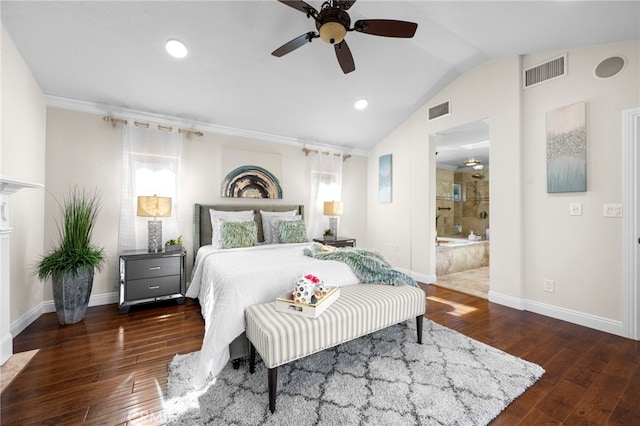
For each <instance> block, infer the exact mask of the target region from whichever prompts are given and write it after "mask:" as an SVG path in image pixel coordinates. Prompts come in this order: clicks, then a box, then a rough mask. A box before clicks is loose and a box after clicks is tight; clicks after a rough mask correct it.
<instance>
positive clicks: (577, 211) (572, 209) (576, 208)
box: [569, 203, 582, 216]
mask: <svg viewBox="0 0 640 426" xmlns="http://www.w3.org/2000/svg"><path fill="white" fill-rule="evenodd" d="M569 215H571V216H582V204H580V203H571V204H569Z"/></svg>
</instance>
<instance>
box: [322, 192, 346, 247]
mask: <svg viewBox="0 0 640 426" xmlns="http://www.w3.org/2000/svg"><path fill="white" fill-rule="evenodd" d="M324 215H325V216H330V217H329V229H331V232H333V235H334V237H336V238H338V216H341V215H342V202H341V201H325V202H324Z"/></svg>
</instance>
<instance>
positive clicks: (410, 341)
mask: <svg viewBox="0 0 640 426" xmlns="http://www.w3.org/2000/svg"><path fill="white" fill-rule="evenodd" d="M415 334H416V331H415V320H413V321H408V322H405V323H401V324H398V325H395V326H392V327H389V328H386V329H384V330H381V331H379V332H376V333H373V334H371V335H369V336H366V337H361V338H359V339H356V340H353V341H351V342H348V343H344V344H342V345H339V346H336V347H334V348H332V349H327V350H325V351H322V352H318V353H316V354H313V355H310V356H308V357H306V358H303V359H300V360H297V361H294V362H291V363H289V364H286V365H283V366H280V367H279V368H278V391H277V398H276V411H275V413H273V414H271V412H270V411H269V408H268V405H269V397H268V389H267V368H266V367H265V365H264V364H263V363H262V362H261V361H259V362H257V365H256V372H255V373H254V374H250V373H249V368H248V363H243V364H241V365H240V368H239V369H238V370H234V369H233V367H232V366H231V364H229V365H227V366H226V367H225V368H224V369H223V371H222V372H221V373H220V375H219V376H218V378H217V379H215V380H211V381H209V384H208V385H207V386H206V387H205V388H203V389H200V390H194V389H193V388H192V387H191V377H192V376H191V374H192V372H193V371H194V366H195V363H196V361H197V357H198V355H199V353H198V352H193V353H190V354H186V355H176V357H175V358H174V360H173V361H172V362H171V365H170V366H169V376H168V385H167V387H168V399H167V401H166V403H165V410H164V415H165V420H166V421H167V423H168V424H171V425H231V424H234V425H296V426H303V425H453V424H455V425H485V424H487V423H489V422H490V421H491V420H492V419H494V418H495V417H496V416H497V415H498V414H500V412H501V411H502V410H504V409H505V407H507V405H509V404H510V403H511V402H512V401H513V400H514V399H515V398H517V397H518V396H520V395H521V394H522V393H523V392H524V391H525V390H526V389H527V388H528V387H529V386H531V385H532V384H534V383H535V382H536V381H537V380H538V379H539V378H540V377H541V376H542V375H543V374H544V370H543V369H542V367H540V366H539V365H536V364H533V363H530V362H528V361H525V360H522V359H520V358H517V357H514V356H512V355H509V354H507V353H505V352H503V351H500V350H498V349H496V348H493V347H491V346H487V345H485V344H483V343H480V342H478V341H476V340H473V339H470V338H468V337H466V336H464V335H462V334H460V333H458V332H456V331H453V330H451V329H449V328H446V327H443V326H441V325H438V324H436V323H434V322H432V321H430V320H427V319H425V320H424V329H423V341H422V343H423V344H422V345H419V344H417V342H416V335H415Z"/></svg>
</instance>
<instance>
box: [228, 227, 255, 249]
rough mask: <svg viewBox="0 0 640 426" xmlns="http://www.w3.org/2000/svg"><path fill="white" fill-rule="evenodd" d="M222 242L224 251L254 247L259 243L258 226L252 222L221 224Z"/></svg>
mask: <svg viewBox="0 0 640 426" xmlns="http://www.w3.org/2000/svg"><path fill="white" fill-rule="evenodd" d="M220 241H221V243H222V248H223V249H230V248H240V247H252V246H254V245H256V243H257V242H258V226H257V225H256V223H255V222H254V221H253V220H252V221H248V222H231V221H229V222H227V221H224V220H223V221H222V223H221V224H220Z"/></svg>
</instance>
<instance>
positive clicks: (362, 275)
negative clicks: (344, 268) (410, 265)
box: [304, 243, 418, 287]
mask: <svg viewBox="0 0 640 426" xmlns="http://www.w3.org/2000/svg"><path fill="white" fill-rule="evenodd" d="M304 254H305V255H307V256H310V257H313V258H316V259H321V260H337V261H339V262H344V263H346V264H347V265H349V267H350V268H351V269H352V270H353V273H354V274H356V276H357V277H358V278H359V279H360V280H361V281H362V282H363V283H380V284H389V285H410V286H413V287H417V286H418V285H417V284H416V282H415V280H414V279H413V278H411V277H410V276H409V275H407V274H404V273H402V272H400V271H396V270H395V269H393V268H392V267H391V265H389V263H387V261H386V260H384V258H383V257H382V256H381V255H380V254H378V253H375V252H373V251H370V250H365V249H361V248H349V247H345V248H341V249H339V250H333V251H327V252H323V251H322V245H321V244H318V243H314V244H312V245H311V246H309V247H305V249H304Z"/></svg>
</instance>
